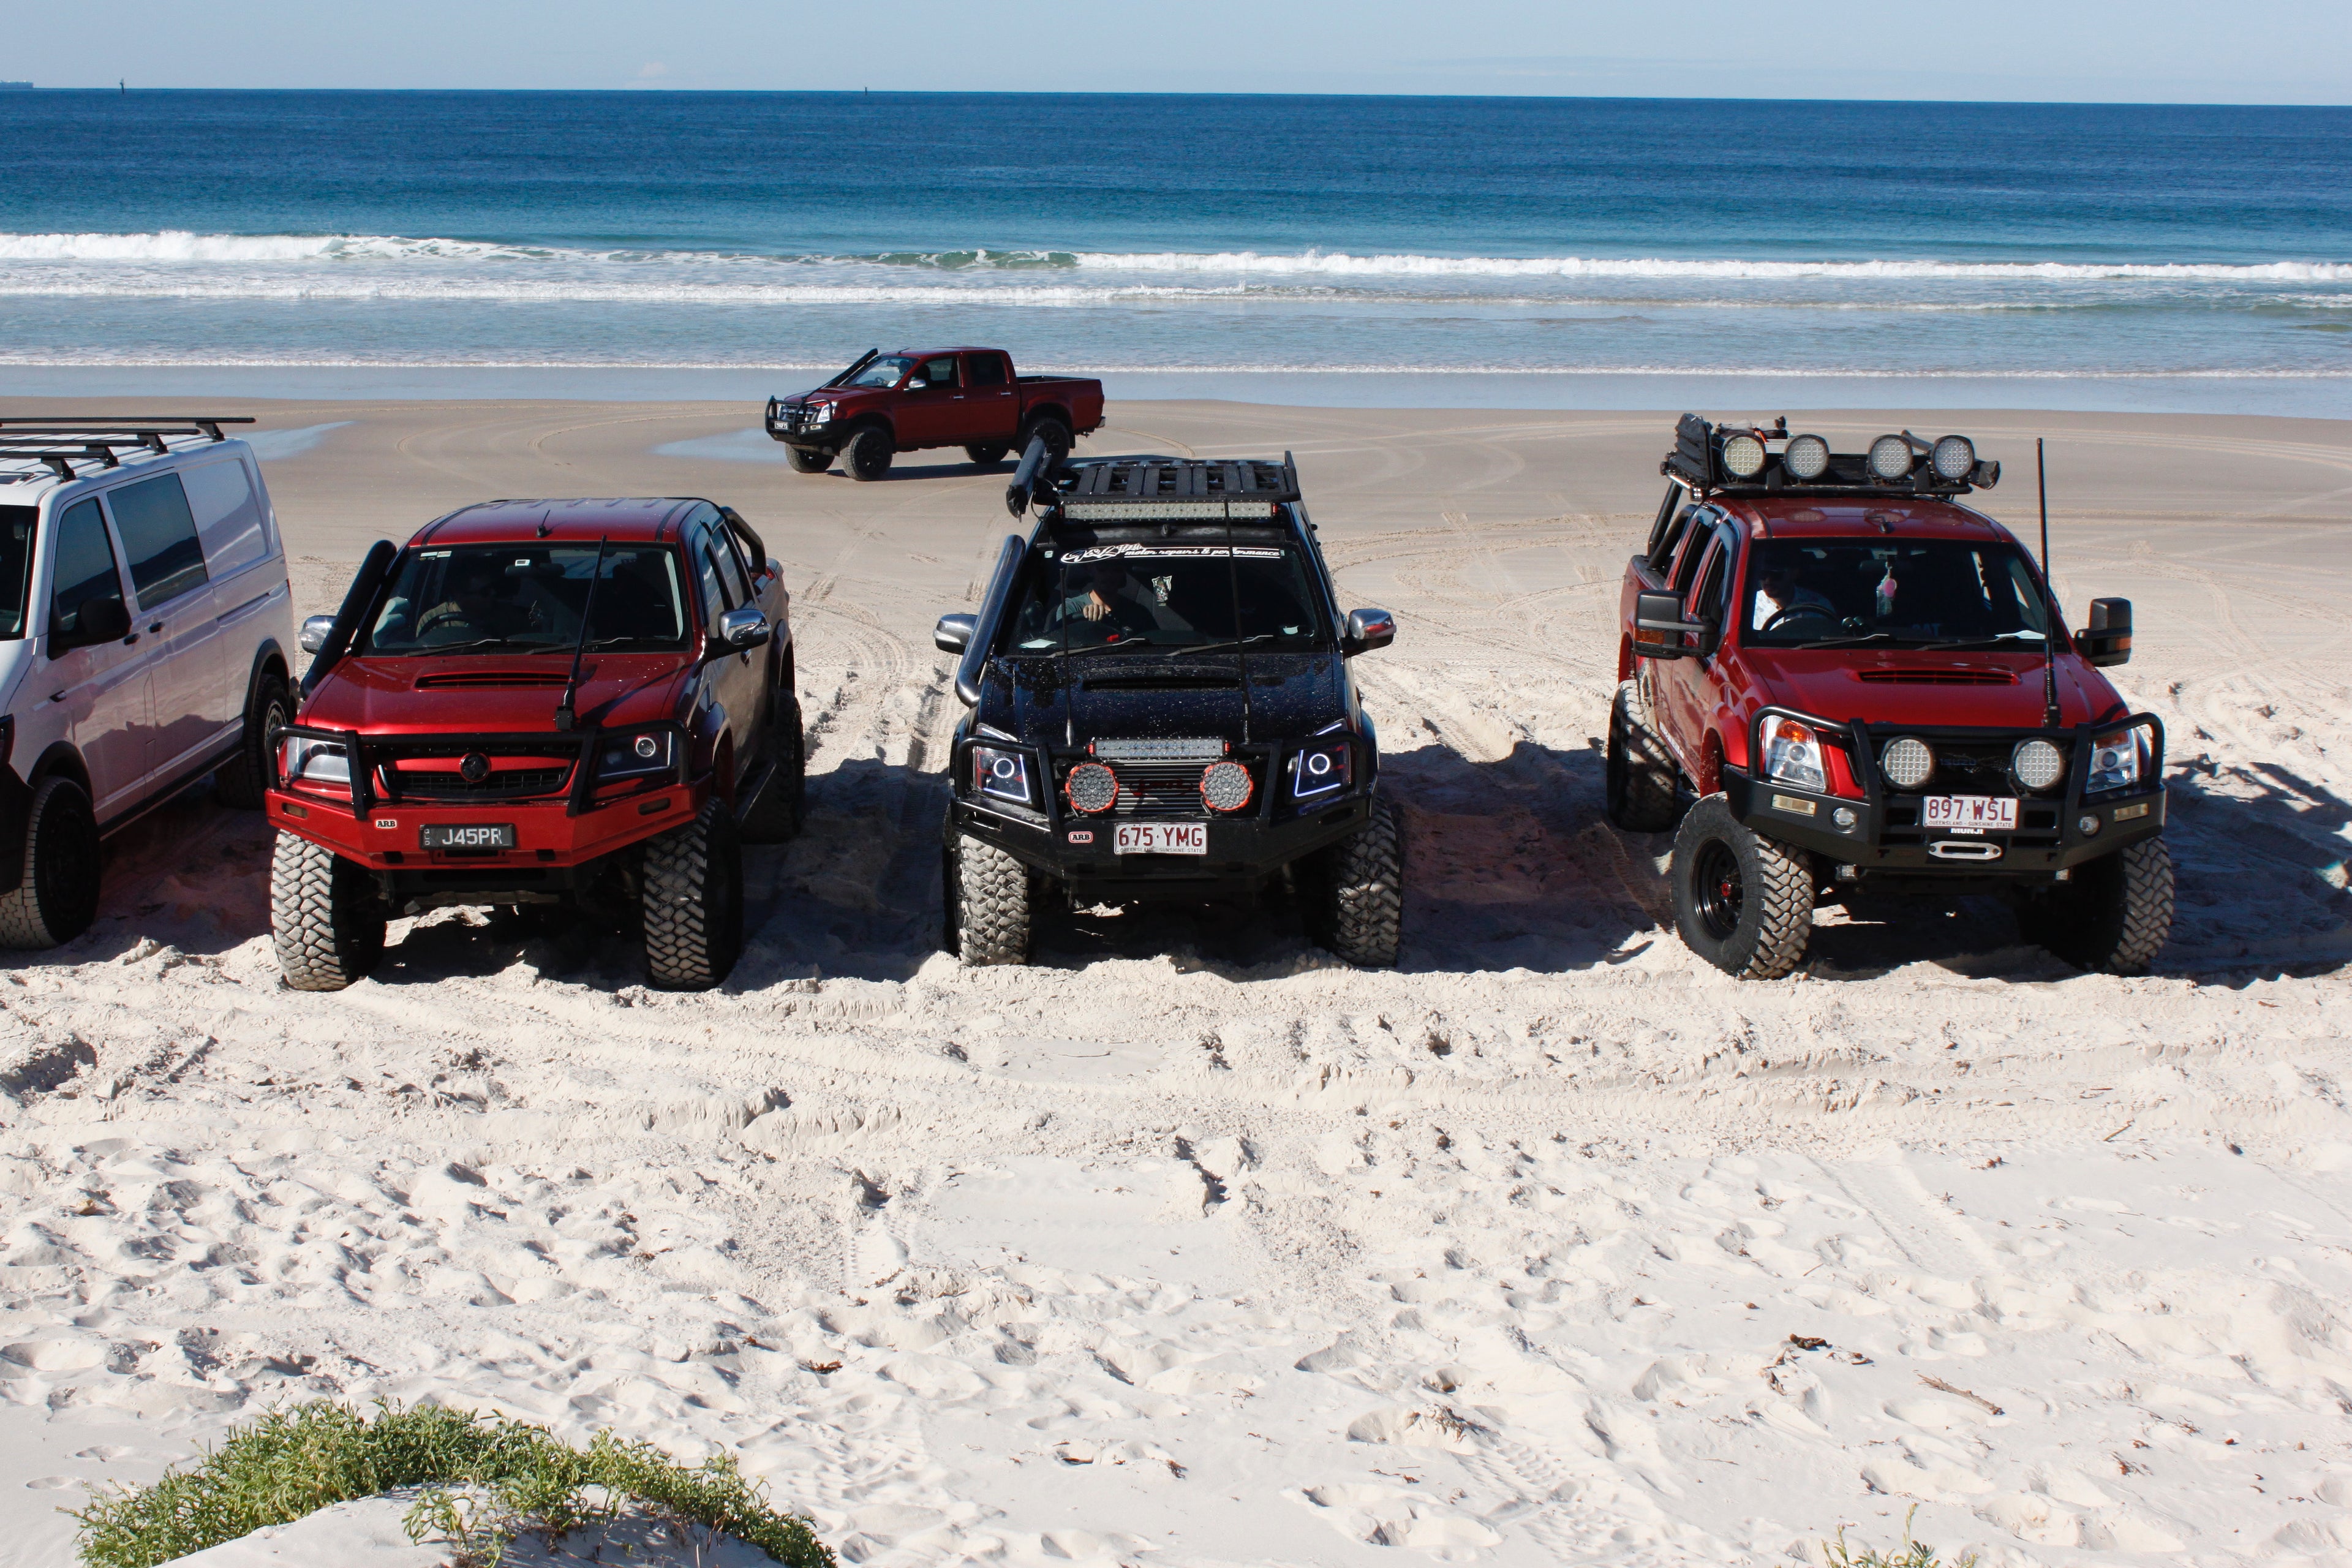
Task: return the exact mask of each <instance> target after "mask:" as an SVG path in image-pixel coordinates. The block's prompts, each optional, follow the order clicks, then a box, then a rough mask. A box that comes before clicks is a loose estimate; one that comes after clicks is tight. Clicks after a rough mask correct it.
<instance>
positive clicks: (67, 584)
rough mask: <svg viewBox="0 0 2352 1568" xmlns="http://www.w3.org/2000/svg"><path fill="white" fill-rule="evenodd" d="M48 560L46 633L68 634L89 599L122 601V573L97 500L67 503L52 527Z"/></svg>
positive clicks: (75, 624)
mask: <svg viewBox="0 0 2352 1568" xmlns="http://www.w3.org/2000/svg"><path fill="white" fill-rule="evenodd" d="M53 533H54V536H55V540H56V542H55V543H54V544H53V545H52V546H51V547H50V553H49V560H50V566H49V635H51V636H52V637H54V636H56V635H57V634H58V633H60V632H63V633H66V634H68V636H70V635H71V634H72V633H73V632H75V631H77V630H79V628H80V626H81V607H82V605H85V604H87V603H88V602H89V601H90V600H92V599H111V600H113V601H114V602H115V603H116V604H118V605H119V604H121V603H122V574H121V570H120V569H119V568H118V567H117V566H116V565H115V562H114V544H113V542H112V541H110V540H109V539H108V538H107V537H106V520H105V519H104V518H102V517H100V515H99V512H98V502H96V501H94V500H86V501H82V502H80V503H79V505H76V506H73V507H70V508H68V510H67V511H66V514H65V515H64V516H63V517H61V518H59V519H58V521H57V524H56V527H55V529H54V530H53Z"/></svg>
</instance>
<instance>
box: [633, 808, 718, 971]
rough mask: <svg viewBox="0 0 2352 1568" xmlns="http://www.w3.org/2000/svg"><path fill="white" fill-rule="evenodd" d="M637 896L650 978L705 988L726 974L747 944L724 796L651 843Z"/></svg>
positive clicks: (647, 846)
mask: <svg viewBox="0 0 2352 1568" xmlns="http://www.w3.org/2000/svg"><path fill="white" fill-rule="evenodd" d="M640 898H641V900H642V904H643V910H642V914H643V919H644V924H645V934H646V980H647V982H648V983H650V984H653V985H654V986H656V987H657V988H658V989H661V990H664V991H707V990H709V988H710V987H712V986H714V985H716V984H719V982H720V981H722V980H724V979H726V978H727V976H728V973H729V972H730V971H731V970H733V969H734V967H735V960H736V957H737V955H738V954H739V953H740V952H741V950H742V946H743V847H742V844H741V841H740V839H739V838H738V837H737V836H736V831H735V814H734V813H733V812H732V811H730V810H729V809H728V805H727V803H726V802H725V801H723V800H721V799H719V797H718V796H717V795H712V796H711V797H710V798H709V800H707V801H705V802H704V803H703V805H702V809H701V810H700V811H699V812H698V813H696V814H695V818H694V820H693V821H692V822H689V823H688V824H687V825H686V826H683V827H678V828H673V829H671V830H670V831H669V832H667V833H665V834H663V835H662V836H661V837H658V838H656V839H654V840H653V841H652V842H651V843H649V844H647V845H646V862H645V889H644V891H643V893H642V894H641V895H640Z"/></svg>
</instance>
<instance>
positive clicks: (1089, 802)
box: [1062, 763, 1118, 816]
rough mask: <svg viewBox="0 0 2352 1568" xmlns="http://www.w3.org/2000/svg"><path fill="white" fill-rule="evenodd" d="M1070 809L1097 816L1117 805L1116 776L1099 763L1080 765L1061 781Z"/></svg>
mask: <svg viewBox="0 0 2352 1568" xmlns="http://www.w3.org/2000/svg"><path fill="white" fill-rule="evenodd" d="M1062 793H1063V794H1064V795H1067V796H1068V797H1069V801H1070V809H1071V810H1073V811H1083V812H1085V813H1086V814H1087V816H1100V815H1101V814H1102V813H1104V812H1106V811H1108V810H1109V809H1110V808H1111V807H1112V806H1114V805H1118V774H1117V773H1113V772H1111V771H1110V769H1108V767H1105V766H1104V765H1103V764H1102V763H1079V764H1078V765H1077V766H1076V767H1075V768H1072V769H1071V770H1070V776H1069V777H1068V778H1066V779H1064V780H1063V781H1062Z"/></svg>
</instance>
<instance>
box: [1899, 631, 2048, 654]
mask: <svg viewBox="0 0 2352 1568" xmlns="http://www.w3.org/2000/svg"><path fill="white" fill-rule="evenodd" d="M2015 635H2016V634H2014V633H2011V632H1996V633H1994V634H1993V635H1992V636H1990V637H1954V638H1952V639H1951V640H1950V641H1949V642H1931V643H1921V644H1920V645H1919V648H1918V651H1919V652H1921V653H1937V652H1940V651H1947V650H1949V649H1952V648H1962V647H2014V646H2019V645H2015V644H2012V643H2011V640H2010V639H2011V637H2014V636H2015ZM2040 647H2041V644H2040V641H2039V639H2038V637H2037V641H2036V643H2035V646H2034V651H2036V652H2039V651H2040ZM2020 651H2021V652H2022V651H2024V650H2023V648H2022V647H2020Z"/></svg>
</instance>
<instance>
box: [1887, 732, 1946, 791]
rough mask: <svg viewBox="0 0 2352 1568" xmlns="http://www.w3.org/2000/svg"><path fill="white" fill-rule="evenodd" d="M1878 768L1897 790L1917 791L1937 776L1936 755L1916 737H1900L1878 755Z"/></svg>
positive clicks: (1925, 743) (1890, 742)
mask: <svg viewBox="0 0 2352 1568" xmlns="http://www.w3.org/2000/svg"><path fill="white" fill-rule="evenodd" d="M1878 766H1879V770H1880V771H1881V772H1883V773H1885V775H1886V782H1887V783H1888V784H1893V785H1894V786H1895V788H1896V789H1917V788H1918V787H1919V786H1920V785H1921V784H1926V783H1927V781H1928V780H1929V779H1931V778H1933V777H1935V776H1936V753H1935V752H1933V751H1931V750H1929V749H1928V746H1927V742H1925V741H1922V740H1920V739H1919V738H1918V737H1916V735H1898V736H1896V737H1895V739H1894V740H1892V741H1889V742H1886V745H1885V749H1883V750H1882V751H1881V752H1879V753H1878Z"/></svg>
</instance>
